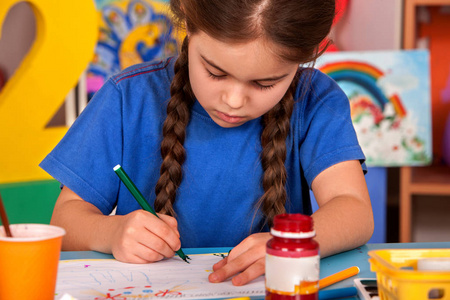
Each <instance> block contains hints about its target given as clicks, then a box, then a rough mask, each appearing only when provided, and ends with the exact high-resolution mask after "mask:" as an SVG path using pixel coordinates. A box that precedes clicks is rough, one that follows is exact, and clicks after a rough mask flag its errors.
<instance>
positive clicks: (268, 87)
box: [255, 82, 275, 91]
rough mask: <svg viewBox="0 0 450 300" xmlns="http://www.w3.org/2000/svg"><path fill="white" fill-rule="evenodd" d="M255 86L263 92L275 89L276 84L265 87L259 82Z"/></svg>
mask: <svg viewBox="0 0 450 300" xmlns="http://www.w3.org/2000/svg"><path fill="white" fill-rule="evenodd" d="M255 85H256V86H257V87H258V88H259V89H261V90H262V91H265V90H270V89H271V88H273V87H274V86H275V84H269V85H263V84H260V83H258V82H255Z"/></svg>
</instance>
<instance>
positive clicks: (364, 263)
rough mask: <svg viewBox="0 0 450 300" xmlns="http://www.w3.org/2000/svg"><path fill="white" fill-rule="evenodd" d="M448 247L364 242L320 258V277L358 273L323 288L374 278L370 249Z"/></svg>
mask: <svg viewBox="0 0 450 300" xmlns="http://www.w3.org/2000/svg"><path fill="white" fill-rule="evenodd" d="M435 248H450V242H433V243H380V244H366V245H363V246H361V247H358V248H356V249H353V250H350V251H346V252H342V253H339V254H335V255H332V256H329V257H325V258H322V259H321V262H320V277H321V278H323V277H326V276H329V275H331V274H334V273H336V272H339V271H342V270H344V269H346V268H349V267H352V266H358V267H359V269H360V272H359V274H357V275H355V276H353V277H351V278H348V279H345V280H343V281H341V282H338V283H335V284H333V285H331V286H329V287H327V288H325V289H334V288H342V287H349V286H353V280H354V279H355V278H375V277H376V274H375V273H374V272H372V271H371V270H370V264H369V261H368V259H369V255H368V252H369V251H371V250H379V249H435ZM229 250H230V248H183V251H184V252H185V253H186V254H187V255H189V254H202V253H214V252H217V253H219V252H225V253H226V252H228V251H229ZM111 258H113V256H112V255H110V254H104V253H100V252H95V251H62V252H61V257H60V259H61V260H71V259H111ZM341 299H359V298H358V297H351V298H341Z"/></svg>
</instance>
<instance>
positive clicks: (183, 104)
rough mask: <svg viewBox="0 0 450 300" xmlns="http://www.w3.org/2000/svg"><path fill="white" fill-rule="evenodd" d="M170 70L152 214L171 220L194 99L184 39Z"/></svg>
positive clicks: (184, 155) (186, 42)
mask: <svg viewBox="0 0 450 300" xmlns="http://www.w3.org/2000/svg"><path fill="white" fill-rule="evenodd" d="M174 70H175V76H174V78H173V80H172V83H171V86H170V94H171V98H170V101H169V103H168V104H167V118H166V120H165V121H164V124H163V139H162V141H161V157H162V160H163V161H162V164H161V170H160V177H159V179H158V182H157V183H156V187H155V192H156V199H155V210H156V211H157V212H160V213H164V214H168V215H171V216H175V211H174V209H173V203H174V202H175V198H176V191H177V188H178V187H179V186H180V183H181V179H182V169H181V166H182V165H183V163H184V161H185V159H186V151H185V149H184V147H183V144H184V139H185V136H186V126H187V124H188V122H189V118H190V109H191V107H192V104H193V103H194V96H193V93H192V89H191V86H190V83H189V69H188V40H187V37H186V38H185V39H184V41H183V45H182V47H181V52H180V55H179V57H178V59H177V61H176V62H175V67H174Z"/></svg>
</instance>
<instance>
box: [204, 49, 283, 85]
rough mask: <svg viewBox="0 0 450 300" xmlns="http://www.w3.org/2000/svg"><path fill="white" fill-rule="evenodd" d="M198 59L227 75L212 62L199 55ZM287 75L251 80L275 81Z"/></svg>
mask: <svg viewBox="0 0 450 300" xmlns="http://www.w3.org/2000/svg"><path fill="white" fill-rule="evenodd" d="M200 57H201V58H202V59H203V60H204V61H205V62H206V63H207V64H208V65H210V66H211V67H213V68H215V69H217V70H219V71H220V72H222V73H225V74H229V73H228V72H227V71H225V70H223V69H222V68H220V67H219V66H217V65H215V64H214V63H213V62H212V61H210V60H208V59H207V58H206V57H204V56H203V55H201V54H200ZM288 75H289V74H283V75H280V76H273V77H267V78H260V79H253V80H252V81H277V80H280V79H283V78H284V77H286V76H288Z"/></svg>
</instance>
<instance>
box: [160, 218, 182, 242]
mask: <svg viewBox="0 0 450 300" xmlns="http://www.w3.org/2000/svg"><path fill="white" fill-rule="evenodd" d="M158 217H159V218H160V219H161V220H163V221H164V222H165V223H166V224H167V225H169V226H170V227H171V228H172V230H173V231H174V232H175V234H176V235H177V236H178V238H179V237H180V233H179V232H178V222H177V219H175V218H174V217H171V216H168V215H163V214H158Z"/></svg>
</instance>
